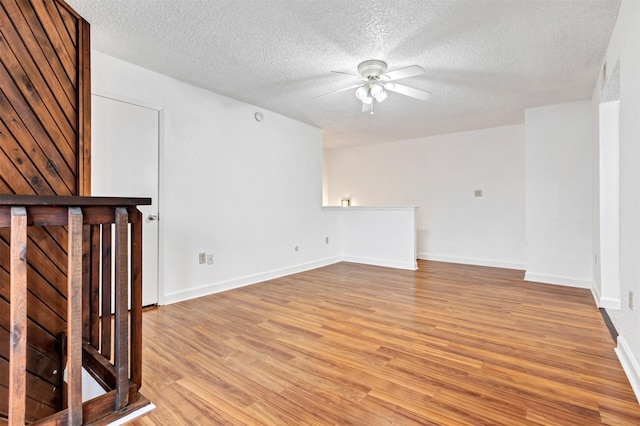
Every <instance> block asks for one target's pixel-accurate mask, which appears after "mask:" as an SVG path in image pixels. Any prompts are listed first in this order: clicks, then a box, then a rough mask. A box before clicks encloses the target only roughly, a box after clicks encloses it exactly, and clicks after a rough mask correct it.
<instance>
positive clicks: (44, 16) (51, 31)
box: [23, 0, 77, 82]
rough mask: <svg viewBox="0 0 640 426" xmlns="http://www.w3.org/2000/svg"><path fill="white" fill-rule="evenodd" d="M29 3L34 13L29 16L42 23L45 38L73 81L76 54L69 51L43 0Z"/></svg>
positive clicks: (75, 76) (34, 0)
mask: <svg viewBox="0 0 640 426" xmlns="http://www.w3.org/2000/svg"><path fill="white" fill-rule="evenodd" d="M29 3H30V4H31V6H32V7H33V11H34V12H35V14H34V15H31V16H30V17H35V18H37V19H38V20H39V21H40V24H42V27H41V28H42V29H43V30H44V32H45V34H46V36H47V38H48V39H49V41H50V42H51V45H52V46H53V50H54V52H55V54H56V55H57V56H58V58H59V59H60V62H62V65H63V66H64V69H65V71H66V72H67V75H69V77H73V79H72V81H74V82H75V81H76V79H77V68H76V55H75V54H70V53H69V51H68V48H69V46H65V44H64V41H63V40H62V38H61V36H60V34H59V33H58V30H57V28H56V26H55V22H54V17H52V16H51V15H49V12H48V11H47V7H46V6H45V4H44V3H45V2H44V0H31V1H30V2H29ZM23 10H24V8H23ZM31 22H33V21H30V24H31Z"/></svg>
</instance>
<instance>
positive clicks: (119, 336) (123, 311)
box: [115, 207, 129, 410]
mask: <svg viewBox="0 0 640 426" xmlns="http://www.w3.org/2000/svg"><path fill="white" fill-rule="evenodd" d="M128 216H129V215H128V213H127V209H125V208H123V207H118V208H116V232H115V234H116V238H115V239H116V240H115V247H116V259H115V262H116V265H115V266H116V271H115V274H116V277H115V278H116V288H115V292H116V319H115V367H116V406H115V409H116V410H119V409H121V408H122V407H125V406H126V405H127V403H128V401H129V374H128V373H129V362H128V357H127V355H128V353H129V349H128V346H129V336H128V334H127V331H128V318H127V317H128V286H129V279H128V268H127V263H128V261H129V259H128V256H127V255H128V253H127V223H128Z"/></svg>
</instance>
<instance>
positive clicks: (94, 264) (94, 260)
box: [89, 225, 100, 349]
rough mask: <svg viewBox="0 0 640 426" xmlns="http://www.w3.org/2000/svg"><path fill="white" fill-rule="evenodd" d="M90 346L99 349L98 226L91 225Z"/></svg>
mask: <svg viewBox="0 0 640 426" xmlns="http://www.w3.org/2000/svg"><path fill="white" fill-rule="evenodd" d="M90 236H91V237H90V238H91V260H90V264H91V284H90V286H89V287H90V288H91V295H90V299H91V303H90V304H89V306H90V307H91V310H90V311H89V321H90V322H91V346H93V347H94V348H96V349H99V348H100V225H91V231H90Z"/></svg>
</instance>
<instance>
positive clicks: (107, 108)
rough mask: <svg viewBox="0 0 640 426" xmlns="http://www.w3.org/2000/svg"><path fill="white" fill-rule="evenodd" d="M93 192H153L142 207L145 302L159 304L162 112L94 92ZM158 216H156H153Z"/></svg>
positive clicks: (123, 194) (138, 194)
mask: <svg viewBox="0 0 640 426" xmlns="http://www.w3.org/2000/svg"><path fill="white" fill-rule="evenodd" d="M91 109H92V112H91V194H92V195H95V196H118V197H151V199H152V204H151V205H150V206H140V207H139V209H140V211H141V212H142V217H143V219H144V225H143V228H142V235H143V241H142V249H143V259H142V304H143V306H148V305H155V304H157V303H158V220H157V218H158V150H159V119H160V118H159V111H158V110H156V109H153V108H148V107H146V106H142V105H138V104H135V103H132V102H128V101H123V100H118V99H114V98H111V97H106V96H101V95H96V94H94V95H92V96H91ZM154 217H155V218H154Z"/></svg>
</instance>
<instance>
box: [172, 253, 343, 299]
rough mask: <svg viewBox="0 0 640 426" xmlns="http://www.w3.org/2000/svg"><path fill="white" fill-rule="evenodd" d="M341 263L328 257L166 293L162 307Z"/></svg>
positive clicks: (339, 259) (337, 258) (334, 258)
mask: <svg viewBox="0 0 640 426" xmlns="http://www.w3.org/2000/svg"><path fill="white" fill-rule="evenodd" d="M340 261H342V259H341V258H340V257H330V258H327V259H322V260H318V261H314V262H309V263H304V264H300V265H295V266H290V267H287V268H282V269H277V270H274V271H267V272H261V273H259V274H253V275H246V276H244V277H240V278H234V279H231V280H227V281H222V282H217V283H212V284H207V285H204V286H200V287H197V288H190V289H188V290H181V291H176V292H173V293H168V294H166V295H165V297H164V303H163V304H164V305H170V304H172V303H177V302H182V301H184V300H189V299H195V298H196V297H202V296H208V295H210V294H215V293H220V292H221V291H227V290H233V289H235V288H240V287H244V286H247V285H251V284H256V283H259V282H262V281H268V280H273V279H275V278H280V277H284V276H286V275H291V274H297V273H299V272H304V271H309V270H311V269H316V268H321V267H323V266H327V265H331V264H334V263H338V262H340Z"/></svg>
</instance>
